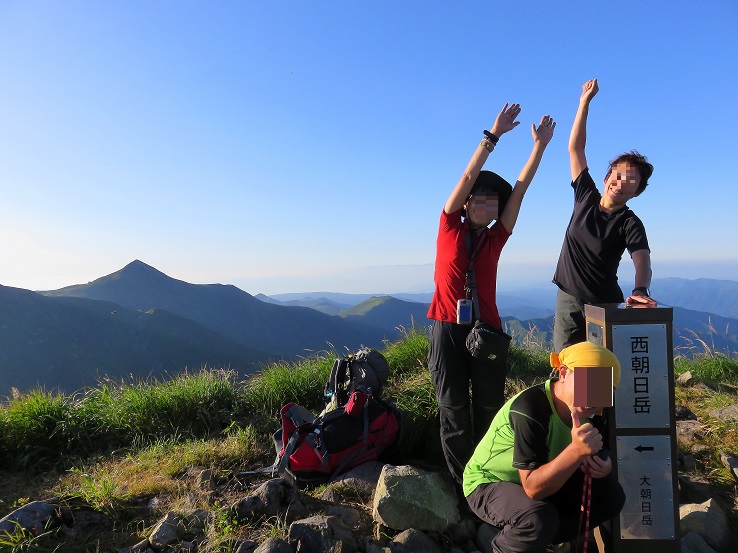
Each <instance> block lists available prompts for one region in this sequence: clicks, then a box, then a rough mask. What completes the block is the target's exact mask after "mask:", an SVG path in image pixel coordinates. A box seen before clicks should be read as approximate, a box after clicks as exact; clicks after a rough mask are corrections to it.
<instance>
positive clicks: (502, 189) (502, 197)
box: [466, 171, 512, 218]
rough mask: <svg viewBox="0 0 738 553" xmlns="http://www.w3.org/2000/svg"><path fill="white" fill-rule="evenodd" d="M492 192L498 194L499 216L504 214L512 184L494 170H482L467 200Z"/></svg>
mask: <svg viewBox="0 0 738 553" xmlns="http://www.w3.org/2000/svg"><path fill="white" fill-rule="evenodd" d="M492 194H497V199H498V208H497V213H498V218H499V215H502V211H503V210H504V209H505V205H507V200H509V199H510V194H512V186H510V183H509V182H507V181H506V180H505V179H503V178H502V177H501V176H500V175H498V174H497V173H493V172H492V171H480V172H479V176H478V177H477V180H475V181H474V186H472V189H471V192H469V196H468V197H467V198H466V201H469V198H471V197H472V196H486V195H492Z"/></svg>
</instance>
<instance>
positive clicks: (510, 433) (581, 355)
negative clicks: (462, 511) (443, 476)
mask: <svg viewBox="0 0 738 553" xmlns="http://www.w3.org/2000/svg"><path fill="white" fill-rule="evenodd" d="M551 365H552V367H554V369H556V376H554V377H552V378H550V379H549V380H547V381H546V382H544V383H542V384H539V385H537V386H533V387H531V388H528V389H526V390H524V391H522V392H520V393H519V394H517V395H516V396H514V397H513V398H511V399H510V400H509V401H508V402H507V403H505V405H504V406H503V407H502V409H500V411H499V412H498V413H497V415H496V416H495V418H494V420H493V421H492V424H491V425H490V428H489V430H488V431H487V433H486V434H485V436H484V438H482V441H481V442H480V443H479V445H478V446H477V448H476V450H475V451H474V454H473V456H472V458H471V459H470V460H469V462H468V463H467V465H466V468H465V470H464V486H463V487H464V495H465V496H466V499H467V502H468V503H469V506H470V507H471V509H472V511H474V513H475V514H476V515H477V516H478V517H479V518H481V519H482V520H483V521H484V522H487V523H489V524H491V525H492V526H494V527H496V528H498V529H499V532H498V533H497V534H496V535H495V536H494V538H493V539H492V551H494V552H495V553H519V552H521V553H522V552H544V551H545V550H546V547H547V546H548V545H549V544H552V543H564V542H569V541H572V540H574V539H576V538H577V537H578V534H579V526H580V513H581V508H582V490H583V486H584V482H585V474H587V473H588V474H590V475H591V490H592V499H591V506H590V527H591V528H595V527H596V526H599V525H601V524H602V523H603V522H605V521H607V520H608V519H610V518H613V517H614V516H616V515H617V514H618V513H619V512H620V510H621V509H622V508H623V505H624V503H625V494H624V492H623V489H622V487H621V486H620V484H619V483H618V481H617V480H616V479H615V477H614V475H613V474H612V459H610V457H609V456H608V455H606V454H605V453H604V451H605V450H603V448H604V447H606V444H607V442H606V440H605V437H604V436H605V435H606V434H603V433H605V432H606V420H605V415H604V414H603V413H602V411H601V409H600V408H598V407H578V406H575V403H574V379H575V373H576V371H575V370H574V368H575V367H612V368H613V372H612V375H613V385H614V386H617V385H618V383H619V382H620V363H619V362H618V360H617V358H616V357H615V355H614V354H613V353H612V352H610V351H609V350H607V349H605V348H603V347H601V346H597V345H595V344H591V343H589V342H582V343H579V344H575V345H573V346H569V347H568V348H564V349H563V350H561V353H559V354H558V355H556V354H552V355H551ZM598 412H599V413H598ZM598 453H599V455H598ZM603 457H604V458H603ZM602 530H603V534H604V535H605V537H607V535H608V532H607V529H606V528H603V529H602ZM605 541H606V542H607V541H608V540H607V539H605Z"/></svg>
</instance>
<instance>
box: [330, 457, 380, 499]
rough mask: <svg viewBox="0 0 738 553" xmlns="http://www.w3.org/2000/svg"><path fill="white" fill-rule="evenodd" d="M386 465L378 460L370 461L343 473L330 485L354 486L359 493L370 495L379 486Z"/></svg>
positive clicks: (365, 495)
mask: <svg viewBox="0 0 738 553" xmlns="http://www.w3.org/2000/svg"><path fill="white" fill-rule="evenodd" d="M383 466H384V465H383V464H382V463H380V462H378V461H369V462H368V463H364V464H362V465H359V466H358V467H355V468H353V469H351V470H350V471H348V472H346V473H344V474H342V475H341V476H339V477H338V478H337V479H336V480H334V481H333V482H331V484H330V486H329V487H333V486H334V485H341V486H346V487H350V488H354V489H355V490H356V492H357V493H358V494H359V495H362V496H364V497H369V496H371V494H373V493H374V489H375V488H376V487H377V481H378V480H379V475H380V474H381V473H382V467H383Z"/></svg>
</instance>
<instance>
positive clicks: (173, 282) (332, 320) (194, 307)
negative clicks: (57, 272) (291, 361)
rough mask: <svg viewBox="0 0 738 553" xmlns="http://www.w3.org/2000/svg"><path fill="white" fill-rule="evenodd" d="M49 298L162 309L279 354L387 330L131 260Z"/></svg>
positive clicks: (353, 342) (377, 340) (373, 339)
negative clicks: (177, 275) (178, 276)
mask: <svg viewBox="0 0 738 553" xmlns="http://www.w3.org/2000/svg"><path fill="white" fill-rule="evenodd" d="M42 294H44V295H46V296H49V297H60V296H70V297H84V298H89V299H97V300H104V301H112V302H115V303H117V304H119V305H122V306H123V307H126V308H128V309H132V310H140V311H146V310H149V309H154V308H159V309H166V310H167V311H170V312H172V313H174V314H177V315H179V316H182V317H186V318H188V319H192V320H193V321H197V322H198V323H200V324H201V325H203V326H205V327H206V328H209V329H210V330H212V331H214V332H217V333H218V334H221V335H222V336H224V337H226V338H228V339H229V340H232V341H234V342H237V343H240V344H243V345H246V346H249V347H252V348H255V349H259V350H261V351H266V352H270V353H275V354H279V355H286V356H295V355H304V354H305V353H306V351H320V350H324V349H326V348H328V347H329V344H332V345H333V346H335V347H337V348H342V347H348V348H352V349H353V348H357V347H358V346H360V345H361V344H365V345H368V346H380V345H381V344H382V340H383V339H384V338H385V337H386V333H385V332H384V331H383V330H381V329H378V328H376V327H372V326H369V325H364V324H362V323H360V322H354V321H342V320H341V319H339V318H337V317H331V316H329V315H326V314H323V313H320V312H318V311H316V310H314V309H309V308H306V307H288V306H283V305H277V304H271V303H266V302H263V301H259V300H257V299H256V298H255V297H254V296H252V295H251V294H248V293H247V292H244V291H243V290H241V289H239V288H236V287H235V286H233V285H223V284H190V283H187V282H184V281H181V280H177V279H174V278H172V277H169V276H167V275H165V274H164V273H162V272H161V271H158V270H157V269H155V268H153V267H151V266H149V265H147V264H145V263H143V262H142V261H139V260H136V261H133V262H131V263H129V264H128V265H126V266H125V267H123V269H121V270H120V271H116V272H115V273H112V274H110V275H107V276H104V277H101V278H99V279H97V280H94V281H92V282H90V283H88V284H81V285H77V286H68V287H66V288H61V289H59V290H52V291H46V292H42Z"/></svg>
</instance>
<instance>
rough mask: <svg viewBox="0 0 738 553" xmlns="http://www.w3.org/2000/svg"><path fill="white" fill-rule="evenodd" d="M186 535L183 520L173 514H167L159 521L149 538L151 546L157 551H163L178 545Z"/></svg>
mask: <svg viewBox="0 0 738 553" xmlns="http://www.w3.org/2000/svg"><path fill="white" fill-rule="evenodd" d="M183 534H184V526H183V524H182V519H180V518H179V516H178V515H176V514H175V513H173V512H169V513H167V514H166V515H165V516H164V518H163V519H161V520H160V521H159V523H158V524H157V525H156V527H155V528H154V530H153V531H152V532H151V535H150V536H149V544H150V545H151V548H152V549H154V550H155V551H162V550H164V549H166V548H167V547H168V546H170V545H174V544H175V543H178V542H179V541H180V540H181V538H182V535H183Z"/></svg>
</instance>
